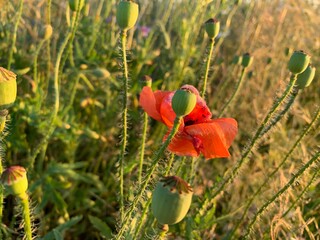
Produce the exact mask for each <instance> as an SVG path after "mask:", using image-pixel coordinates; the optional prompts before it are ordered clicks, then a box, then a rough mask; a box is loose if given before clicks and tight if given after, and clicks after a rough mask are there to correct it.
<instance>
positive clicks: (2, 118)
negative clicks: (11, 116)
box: [0, 109, 8, 133]
mask: <svg viewBox="0 0 320 240" xmlns="http://www.w3.org/2000/svg"><path fill="white" fill-rule="evenodd" d="M7 115H8V110H7V109H4V110H0V133H2V131H3V129H4V127H5V126H6V118H7Z"/></svg>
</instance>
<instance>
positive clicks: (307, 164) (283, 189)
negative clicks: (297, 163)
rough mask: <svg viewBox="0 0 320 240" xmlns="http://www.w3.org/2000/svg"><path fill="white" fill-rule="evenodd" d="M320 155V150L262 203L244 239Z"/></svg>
mask: <svg viewBox="0 0 320 240" xmlns="http://www.w3.org/2000/svg"><path fill="white" fill-rule="evenodd" d="M319 157H320V151H318V152H317V153H316V154H315V155H314V156H313V157H312V158H311V159H310V160H309V161H308V162H307V163H306V164H305V165H304V166H303V167H302V168H300V169H299V171H298V172H297V173H296V174H294V175H293V177H292V178H291V179H290V180H289V182H288V183H287V184H286V185H285V186H284V187H283V188H281V189H280V190H279V191H278V192H277V193H276V194H275V195H274V196H273V197H272V198H270V199H269V200H268V201H267V202H266V203H265V204H263V205H262V207H261V208H260V209H259V210H258V211H257V213H256V214H255V215H254V217H253V219H252V220H251V222H250V223H249V224H248V227H247V230H246V233H245V235H244V239H247V238H248V237H249V235H250V233H251V231H252V229H253V226H254V224H255V223H256V221H257V219H258V218H259V217H261V215H262V214H263V213H264V212H265V211H266V209H267V208H268V207H269V206H270V204H272V203H274V202H275V201H276V200H277V199H278V198H279V197H280V196H281V195H282V194H283V193H284V192H286V191H287V190H288V188H289V187H291V186H292V184H294V183H295V182H296V181H297V179H298V178H299V177H300V176H301V175H302V174H303V173H304V172H305V171H306V170H307V169H309V167H310V166H311V165H312V164H313V163H314V162H316V161H317V160H318V159H319Z"/></svg>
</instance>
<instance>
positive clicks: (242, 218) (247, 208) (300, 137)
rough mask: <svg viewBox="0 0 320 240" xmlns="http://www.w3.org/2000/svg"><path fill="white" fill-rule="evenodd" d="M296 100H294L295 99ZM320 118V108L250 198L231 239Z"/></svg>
mask: <svg viewBox="0 0 320 240" xmlns="http://www.w3.org/2000/svg"><path fill="white" fill-rule="evenodd" d="M293 99H294V98H293ZM287 105H291V104H290V101H289V102H288V103H287ZM319 118H320V107H319V108H318V111H317V113H316V114H315V117H314V118H313V120H312V121H311V123H310V124H309V125H308V127H307V128H306V129H305V130H304V131H303V132H302V134H301V135H300V136H299V138H298V139H297V140H296V142H295V143H294V144H293V146H292V147H291V149H290V150H289V152H288V153H287V154H286V156H285V157H284V158H283V160H282V161H281V163H280V164H279V165H278V167H277V168H275V169H274V170H273V172H272V173H270V174H269V175H268V177H267V178H266V179H265V180H264V182H263V183H262V184H261V185H260V187H259V188H258V189H257V191H256V192H255V193H254V194H253V196H252V197H251V198H250V200H249V202H248V203H247V205H246V208H245V210H244V212H243V214H242V216H241V218H240V219H239V220H238V221H237V225H236V226H235V228H234V229H233V231H232V233H231V235H230V238H232V236H233V235H234V234H235V232H236V230H237V229H238V228H239V226H240V225H241V223H242V222H243V220H244V218H245V216H246V214H247V212H248V210H249V208H250V207H251V204H252V202H253V201H254V199H255V198H256V197H257V196H259V194H260V192H261V190H262V189H263V188H264V187H265V186H266V185H267V183H268V182H269V180H270V179H271V178H272V177H273V176H274V175H275V174H276V173H277V172H278V171H279V169H280V168H281V167H282V166H283V165H284V164H285V163H286V161H287V160H288V159H289V157H291V155H292V153H293V152H294V150H295V149H296V148H297V147H298V145H299V144H300V142H301V141H302V139H303V138H304V137H305V136H306V135H307V134H308V133H309V132H310V130H311V129H312V127H313V125H314V124H315V123H316V122H317V121H318V120H319Z"/></svg>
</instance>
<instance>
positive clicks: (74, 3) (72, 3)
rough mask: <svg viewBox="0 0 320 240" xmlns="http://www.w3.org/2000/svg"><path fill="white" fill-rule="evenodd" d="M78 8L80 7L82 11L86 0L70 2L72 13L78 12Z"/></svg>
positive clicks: (70, 0)
mask: <svg viewBox="0 0 320 240" xmlns="http://www.w3.org/2000/svg"><path fill="white" fill-rule="evenodd" d="M79 1H80V5H79ZM78 6H79V7H80V10H81V9H82V8H83V6H84V0H69V7H70V9H71V10H72V11H74V12H75V11H77V10H78Z"/></svg>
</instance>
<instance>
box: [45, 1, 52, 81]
mask: <svg viewBox="0 0 320 240" xmlns="http://www.w3.org/2000/svg"><path fill="white" fill-rule="evenodd" d="M46 23H47V24H48V25H51V0H48V2H47V18H46ZM50 48H51V38H49V39H48V41H47V44H46V50H47V75H46V76H47V78H48V79H50V67H51V50H50Z"/></svg>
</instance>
